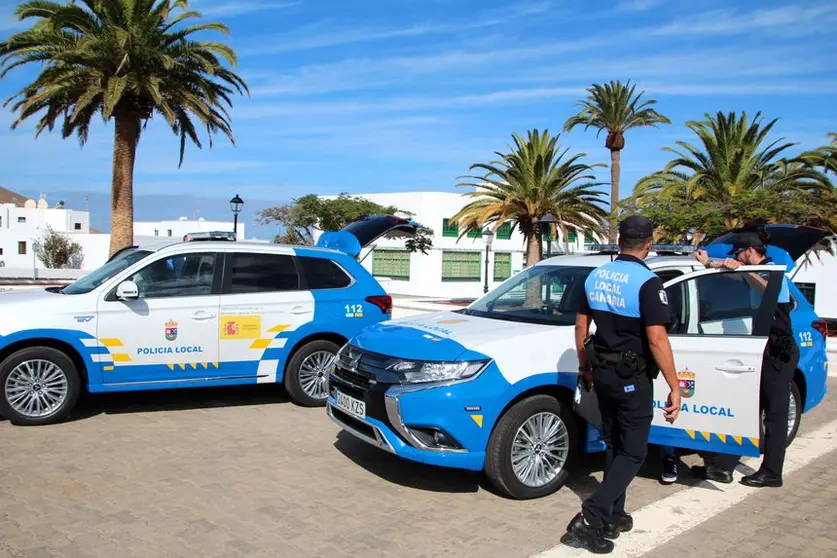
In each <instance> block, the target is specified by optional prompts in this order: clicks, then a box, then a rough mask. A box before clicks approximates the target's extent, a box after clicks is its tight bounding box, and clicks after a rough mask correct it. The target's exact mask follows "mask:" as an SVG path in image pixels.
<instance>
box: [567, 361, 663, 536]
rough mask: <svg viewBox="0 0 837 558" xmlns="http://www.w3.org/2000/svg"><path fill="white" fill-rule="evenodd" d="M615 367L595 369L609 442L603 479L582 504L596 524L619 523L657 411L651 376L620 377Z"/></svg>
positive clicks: (604, 430)
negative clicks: (655, 409)
mask: <svg viewBox="0 0 837 558" xmlns="http://www.w3.org/2000/svg"><path fill="white" fill-rule="evenodd" d="M615 366H616V365H615V364H604V363H603V364H602V365H601V366H596V367H594V368H593V387H594V389H595V390H596V397H597V399H598V401H599V409H600V411H601V414H602V430H603V434H604V441H605V444H606V445H607V453H606V455H605V471H604V479H603V480H602V483H601V484H600V485H599V486H598V488H597V489H596V491H595V492H594V493H593V494H592V495H591V496H590V497H589V498H587V500H585V501H584V503H583V504H582V506H581V509H582V512H583V513H584V517H585V519H586V520H587V522H588V523H589V524H590V525H592V526H594V527H599V526H601V525H602V524H603V522H607V523H610V524H616V522H617V521H618V520H619V517H620V516H621V515H622V514H624V513H625V496H626V492H627V489H628V486H629V485H630V484H631V481H633V479H634V477H635V476H636V474H637V473H638V472H639V469H640V467H641V466H642V463H643V462H644V461H645V455H646V453H647V451H648V434H649V432H650V430H651V419H652V418H653V412H654V389H653V385H652V383H651V379H650V378H649V377H648V375H647V374H639V375H636V376H634V377H633V378H630V379H624V378H620V377H619V376H618V375H617V374H616V368H615Z"/></svg>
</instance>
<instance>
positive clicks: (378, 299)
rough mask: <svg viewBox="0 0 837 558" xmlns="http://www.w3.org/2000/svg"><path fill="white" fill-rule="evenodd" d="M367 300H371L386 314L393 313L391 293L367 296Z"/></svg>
mask: <svg viewBox="0 0 837 558" xmlns="http://www.w3.org/2000/svg"><path fill="white" fill-rule="evenodd" d="M366 302H371V303H372V304H374V305H375V306H377V307H378V308H380V309H381V312H382V313H384V314H391V313H392V297H391V296H389V295H380V296H367V297H366Z"/></svg>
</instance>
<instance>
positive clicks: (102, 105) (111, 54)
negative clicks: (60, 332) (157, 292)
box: [0, 0, 249, 254]
mask: <svg viewBox="0 0 837 558" xmlns="http://www.w3.org/2000/svg"><path fill="white" fill-rule="evenodd" d="M175 10H181V13H179V14H178V15H175V13H174V12H175ZM15 15H16V16H17V18H18V19H19V20H21V21H23V20H28V19H33V20H35V23H34V24H33V25H32V27H30V28H29V29H26V30H24V31H21V32H20V33H17V34H15V35H12V36H11V37H9V38H8V39H7V40H6V41H5V42H2V43H0V57H2V59H1V60H0V68H2V73H0V77H3V76H5V75H6V74H7V73H8V72H9V71H10V70H12V69H14V68H17V67H20V66H25V65H29V64H39V65H42V69H41V72H40V74H39V75H38V77H37V78H35V80H34V81H33V82H32V83H30V84H29V85H27V86H26V87H24V88H23V89H22V90H21V91H19V92H18V93H17V94H16V95H14V96H13V97H11V98H9V99H8V100H6V102H5V104H4V106H7V105H8V104H9V103H11V102H13V101H15V102H14V105H13V110H14V111H15V112H17V113H18V115H17V119H16V120H15V121H14V123H13V124H12V128H13V129H14V128H16V127H17V126H19V125H20V124H21V123H22V122H23V121H24V120H26V119H28V118H30V117H32V116H35V115H36V114H40V118H39V120H38V123H37V125H36V127H35V130H36V131H35V136H36V137H38V136H39V135H40V134H41V132H43V131H44V130H45V129H46V130H49V131H52V129H53V128H54V127H55V125H56V123H59V122H60V124H61V135H62V137H64V138H67V137H69V136H71V135H73V134H75V135H76V136H77V137H78V140H79V142H80V144H81V145H82V146H83V145H84V143H85V142H86V141H87V137H88V133H89V130H90V125H91V122H92V120H93V117H94V116H95V115H97V114H101V116H102V118H103V119H104V120H105V121H110V120H111V119H113V121H114V124H115V125H114V130H115V135H114V145H113V179H112V184H111V188H112V199H111V242H110V252H111V254H113V253H114V252H115V251H117V250H119V249H120V248H123V247H125V246H128V245H130V244H132V243H133V186H134V184H133V182H134V161H135V158H136V152H137V145H138V143H139V139H140V134H141V132H142V130H143V129H145V126H146V124H147V123H148V120H149V119H150V118H151V117H152V115H153V114H154V113H157V114H159V115H160V116H162V117H163V119H165V121H166V122H167V123H168V124H169V126H171V129H172V131H173V132H174V133H175V134H177V135H179V136H180V161H179V165H182V164H183V153H184V150H185V147H186V140H187V139H188V140H190V141H191V142H192V143H194V144H195V145H197V146H198V147H199V148H200V147H201V146H202V145H201V141H200V139H199V138H198V133H197V130H196V127H195V122H194V120H193V119H197V121H198V122H199V123H200V125H201V126H202V127H204V128H206V132H207V134H208V137H209V145H210V147H211V146H212V136H213V134H215V133H217V132H221V133H223V134H224V135H225V136H227V137H228V138H229V139H230V141H231V142H233V145H234V144H235V143H234V140H233V136H232V129H231V125H230V115H229V112H228V111H227V108H226V107H231V106H232V101H231V96H232V95H233V94H234V93H235V92H236V91H237V92H238V93H239V94H242V93H243V92H245V91H247V92H248V93H249V91H248V89H247V85H246V84H245V83H244V81H243V80H242V79H241V78H240V77H239V76H238V75H236V74H235V73H233V72H232V71H230V70H229V69H227V68H225V67H224V65H223V62H226V63H227V64H228V65H230V66H233V65H235V63H236V56H235V53H234V52H233V50H232V49H231V48H230V47H229V46H227V45H225V44H223V43H218V42H214V41H200V40H195V39H193V38H192V36H193V35H194V34H196V33H199V32H205V31H219V32H221V33H223V34H225V35H227V34H229V30H228V29H227V27H226V26H225V25H223V24H220V23H198V24H193V25H185V26H184V25H181V24H183V23H184V22H186V21H188V20H191V19H194V18H200V17H201V14H200V12H195V11H190V10H189V9H188V5H187V0H174V1H172V0H81V1H79V2H74V1H69V2H66V3H63V4H62V3H59V2H50V1H46V0H32V1H28V2H23V3H22V4H20V6H18V8H17V10H16V11H15ZM222 61H223V62H222Z"/></svg>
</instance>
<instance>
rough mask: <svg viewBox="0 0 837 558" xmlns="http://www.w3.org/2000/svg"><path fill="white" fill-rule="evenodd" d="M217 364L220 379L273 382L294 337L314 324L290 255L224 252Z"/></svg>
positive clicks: (311, 305) (307, 295)
mask: <svg viewBox="0 0 837 558" xmlns="http://www.w3.org/2000/svg"><path fill="white" fill-rule="evenodd" d="M220 307H221V314H220V315H221V318H220V322H219V327H220V330H219V332H220V346H219V355H220V357H219V359H220V363H221V364H220V366H221V371H222V373H223V374H224V375H226V376H237V377H253V378H257V381H258V382H259V383H262V382H275V381H276V378H277V371H278V367H279V364H280V361H281V360H282V358H283V356H285V354H286V350H288V349H290V347H287V348H286V346H287V345H288V343H289V340H290V338H292V337H293V335H294V332H295V331H296V330H297V329H298V328H299V327H301V326H302V325H304V324H306V323H308V322H310V321H311V320H313V319H314V297H313V296H312V295H311V292H310V291H307V290H303V289H302V286H301V281H300V278H299V273H298V271H297V267H296V262H295V261H294V256H293V252H292V251H291V250H290V249H288V250H286V251H285V252H277V251H275V250H273V251H270V252H259V251H252V252H242V251H236V252H230V253H228V254H227V255H226V265H225V272H224V284H223V287H222V294H221V306H220Z"/></svg>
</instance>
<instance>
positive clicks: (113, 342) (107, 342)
mask: <svg viewBox="0 0 837 558" xmlns="http://www.w3.org/2000/svg"><path fill="white" fill-rule="evenodd" d="M99 343H101V344H102V345H104V346H105V347H124V346H125V345H123V344H122V340H121V339H116V338H109V339H99Z"/></svg>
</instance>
